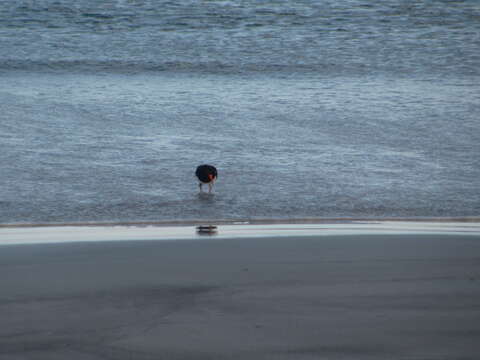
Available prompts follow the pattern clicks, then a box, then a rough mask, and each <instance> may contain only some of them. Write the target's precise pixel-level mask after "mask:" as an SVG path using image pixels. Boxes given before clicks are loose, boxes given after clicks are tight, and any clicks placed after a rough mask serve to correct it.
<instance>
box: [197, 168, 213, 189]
mask: <svg viewBox="0 0 480 360" xmlns="http://www.w3.org/2000/svg"><path fill="white" fill-rule="evenodd" d="M195 175H197V178H198V180H199V181H200V183H199V184H198V187H199V188H200V192H202V185H203V184H207V185H208V192H209V193H211V192H212V188H213V185H214V184H215V181H216V180H217V177H218V173H217V169H216V168H215V166H213V165H207V164H204V165H200V166H198V167H197V170H196V171H195Z"/></svg>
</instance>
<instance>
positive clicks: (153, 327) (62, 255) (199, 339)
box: [0, 234, 480, 360]
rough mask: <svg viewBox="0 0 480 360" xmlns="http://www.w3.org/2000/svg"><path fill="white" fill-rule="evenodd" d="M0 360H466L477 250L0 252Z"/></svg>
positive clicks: (53, 248) (278, 241) (472, 245)
mask: <svg viewBox="0 0 480 360" xmlns="http://www.w3.org/2000/svg"><path fill="white" fill-rule="evenodd" d="M0 270H1V271H0V359H2V360H19V359H28V360H37V359H45V360H57V359H61V360H65V359H68V360H70V359H71V360H76V359H79V360H100V359H102V360H104V359H112V360H117V359H118V360H123V359H129V360H143V359H155V360H157V359H173V360H175V359H249V360H250V359H445V360H447V359H448V360H450V359H462V360H466V359H472V360H473V359H479V356H480V237H479V236H472V235H469V236H462V235H461V234H458V235H357V236H320V237H319V236H316V237H283V238H256V239H255V238H253V239H252V238H250V239H215V238H209V237H205V238H201V239H196V240H182V241H123V242H90V243H63V244H38V245H8V246H2V247H0Z"/></svg>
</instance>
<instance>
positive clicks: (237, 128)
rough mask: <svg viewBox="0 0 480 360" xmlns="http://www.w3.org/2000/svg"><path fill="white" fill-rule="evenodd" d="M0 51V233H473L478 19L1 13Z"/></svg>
mask: <svg viewBox="0 0 480 360" xmlns="http://www.w3.org/2000/svg"><path fill="white" fill-rule="evenodd" d="M0 49H1V51H0V223H49V222H59V223H61V222H84V221H169V220H193V219H260V218H261V219H264V218H267V219H268V218H270V219H273V218H275V219H278V218H305V217H321V218H323V217H327V218H329V217H367V218H368V217H424V216H426V217H436V216H440V217H442V216H446V217H450V216H460V217H461V216H479V215H480V3H479V2H478V1H476V0H464V1H460V0H457V1H447V0H430V1H421V2H413V1H403V0H381V1H375V2H373V1H366V0H365V1H359V0H350V1H329V0H327V1H313V0H308V1H307V0H303V1H279V0H278V1H268V0H267V1H253V0H244V1H241V0H239V1H213V0H211V1H199V0H195V1H193V0H192V1H187V0H180V1H153V0H152V1H148V0H144V1H140V0H137V1H135V0H118V1H101V2H100V1H94V0H77V1H73V0H58V1H47V0H37V1H21V0H20V1H0ZM201 163H211V164H214V165H215V166H217V168H218V171H219V179H218V182H217V184H216V185H215V189H214V193H215V194H214V195H213V196H199V194H198V187H197V181H196V179H195V177H194V172H195V168H196V166H197V165H199V164H201Z"/></svg>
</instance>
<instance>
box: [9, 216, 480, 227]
mask: <svg viewBox="0 0 480 360" xmlns="http://www.w3.org/2000/svg"><path fill="white" fill-rule="evenodd" d="M362 221H368V222H376V221H379V222H385V221H389V222H413V223H414V222H435V223H437V222H438V223H442V222H455V223H457V222H458V223H480V216H431V217H430V216H414V217H377V216H375V217H347V216H345V217H311V218H309V217H306V218H258V219H248V218H245V219H243V218H239V219H192V220H188V219H187V220H158V221H142V220H138V221H135V220H133V221H114V220H112V221H79V222H75V221H66V222H39V223H28V222H13V223H0V229H2V228H24V227H61V226H79V227H81V226H193V225H202V224H214V225H238V224H247V225H271V224H329V223H350V222H362Z"/></svg>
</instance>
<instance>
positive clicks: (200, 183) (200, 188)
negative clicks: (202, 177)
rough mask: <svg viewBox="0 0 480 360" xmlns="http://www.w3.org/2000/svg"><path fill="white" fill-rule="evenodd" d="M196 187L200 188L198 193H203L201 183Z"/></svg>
mask: <svg viewBox="0 0 480 360" xmlns="http://www.w3.org/2000/svg"><path fill="white" fill-rule="evenodd" d="M198 187H199V188H200V192H203V191H202V183H198Z"/></svg>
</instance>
